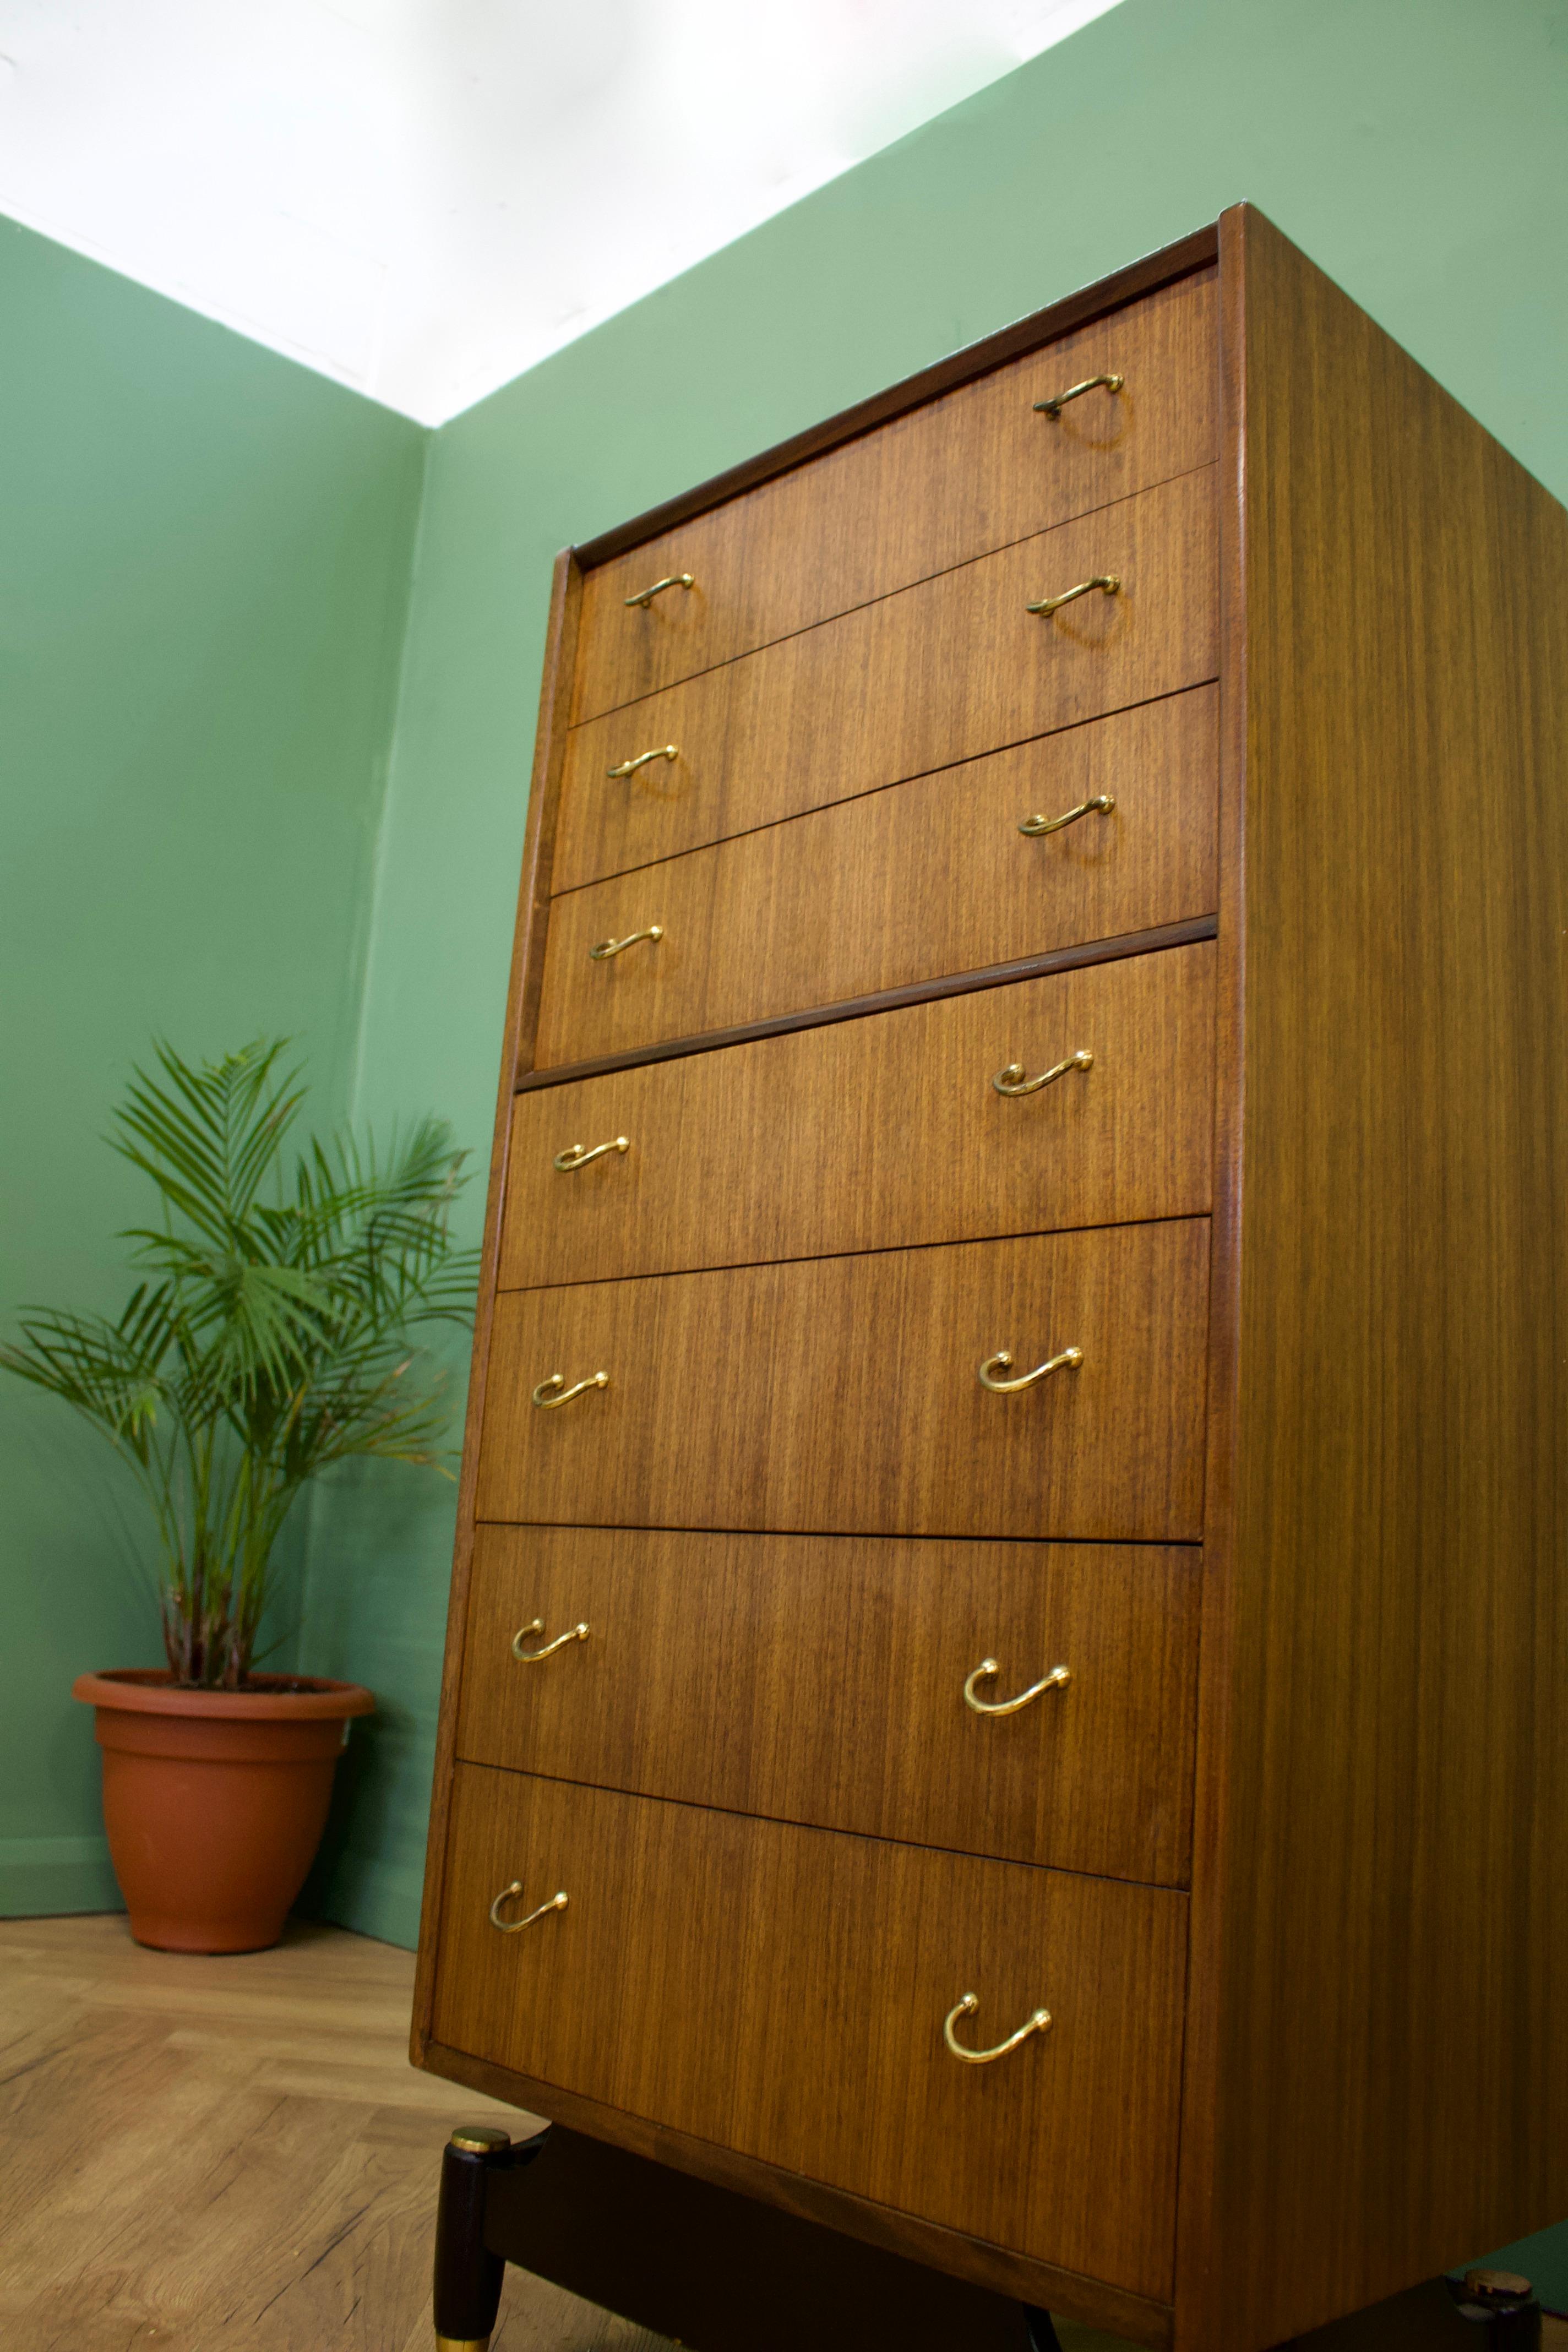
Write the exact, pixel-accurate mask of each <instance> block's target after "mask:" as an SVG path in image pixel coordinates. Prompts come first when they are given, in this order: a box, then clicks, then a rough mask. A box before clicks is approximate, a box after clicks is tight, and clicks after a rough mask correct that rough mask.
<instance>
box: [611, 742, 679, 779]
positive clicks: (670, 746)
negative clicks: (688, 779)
mask: <svg viewBox="0 0 1568 2352" xmlns="http://www.w3.org/2000/svg"><path fill="white" fill-rule="evenodd" d="M679 757H680V746H679V743H661V744H660V745H659V747H658V751H639V752H638V753H637V758H636V759H635V760H623V761H621V764H620V766H619V767H618V768H606V769H605V775H606V776H635V775H636V774H637V770H638V769H639V768H646V767H647V763H648V761H650V760H679Z"/></svg>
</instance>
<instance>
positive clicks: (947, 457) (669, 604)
mask: <svg viewBox="0 0 1568 2352" xmlns="http://www.w3.org/2000/svg"><path fill="white" fill-rule="evenodd" d="M1215 339H1216V323H1215V294H1214V279H1213V276H1212V274H1206V275H1205V277H1204V278H1201V279H1194V278H1188V279H1187V280H1185V281H1184V283H1182V284H1180V285H1176V286H1171V287H1165V288H1163V289H1161V291H1160V292H1159V293H1157V294H1153V295H1151V296H1150V297H1149V298H1148V299H1146V300H1145V301H1142V302H1139V303H1137V304H1135V305H1131V306H1130V307H1129V308H1128V309H1126V310H1119V311H1117V312H1116V313H1114V314H1113V315H1112V316H1111V317H1110V318H1107V319H1098V320H1095V321H1094V322H1093V324H1092V325H1090V326H1088V327H1084V328H1081V329H1080V330H1079V332H1078V333H1077V334H1073V335H1068V337H1066V338H1065V339H1064V340H1063V341H1061V342H1058V343H1053V344H1051V345H1049V346H1048V347H1047V349H1045V350H1043V351H1039V352H1030V353H1029V355H1028V356H1027V357H1026V358H1025V359H1021V360H1016V361H1014V362H1011V363H1010V364H1009V365H1008V366H1006V367H1003V368H998V369H996V370H995V371H994V373H992V374H990V375H987V376H982V377H981V378H980V379H979V380H978V381H977V382H975V383H969V384H965V385H963V387H962V388H961V389H960V390H958V391H956V392H952V393H948V394H945V395H944V396H943V397H942V398H941V399H939V400H933V401H931V402H928V403H927V404H926V405H925V406H923V407H921V408H917V409H913V410H911V411H910V413H909V414H908V415H904V416H900V417H897V418H895V419H894V420H893V421H892V422H891V423H889V424H888V425H883V426H881V427H880V428H879V430H878V431H876V432H873V433H868V434H866V435H864V436H861V438H860V439H858V440H856V441H851V442H848V443H847V444H846V445H845V446H843V447H842V448H839V449H834V450H831V451H829V452H828V454H827V455H826V457H818V458H816V460H815V461H814V462H813V463H811V464H810V465H806V466H801V467H796V468H795V471H794V472H792V473H788V474H783V475H780V476H779V477H778V478H776V479H775V480H773V481H771V482H767V483H764V484H763V486H762V488H759V489H755V490H752V491H749V492H748V493H747V494H746V495H745V496H744V497H742V498H738V499H731V500H730V502H729V503H728V504H727V505H725V506H721V507H717V508H714V509H711V510H710V512H709V513H707V514H704V515H700V516H698V517H697V518H695V519H694V520H692V521H690V522H688V523H682V524H681V525H680V526H679V529H677V530H671V531H668V532H666V533H665V534H664V536H663V537H661V538H659V539H653V540H648V541H645V542H644V544H643V545H642V546H641V547H638V548H636V549H634V550H633V551H632V552H631V554H629V555H623V556H619V557H617V558H616V560H615V561H614V562H610V563H606V564H604V565H601V566H600V567H598V568H597V569H596V570H595V571H593V572H589V574H588V575H587V578H586V579H585V581H584V595H583V617H582V625H581V632H580V635H579V638H578V653H577V680H576V691H575V695H574V703H573V713H572V715H573V717H574V719H587V718H592V717H593V715H594V714H595V711H601V710H608V709H613V708H614V707H615V706H616V704H617V703H622V702H629V701H631V700H632V699H633V698H635V697H637V696H638V695H643V694H650V693H652V692H654V691H655V690H656V689H657V688H659V687H663V686H670V685H673V684H674V683H675V681H676V680H677V679H678V678H682V677H689V676H690V675H691V674H692V673H693V672H694V671H697V670H700V669H709V668H711V667H712V666H713V665H714V664H715V663H716V662H725V661H731V660H733V658H734V656H736V655H737V654H744V653H750V652H752V650H753V649H754V648H755V647H756V646H762V645H766V644H768V643H769V642H770V641H771V640H772V639H773V638H775V637H782V636H787V635H790V634H791V632H792V631H794V630H796V629H803V628H806V627H808V626H809V625H811V624H812V623H813V622H816V621H822V620H826V619H827V618H828V617H829V616H830V615H831V614H835V613H843V612H847V610H848V609H849V607H850V606H851V605H854V604H865V603H867V602H868V600H869V599H870V598H872V597H874V596H885V595H886V594H887V593H889V590H890V589H895V588H903V587H906V586H908V584H909V583H910V582H911V581H915V580H921V579H924V578H926V577H927V576H928V574H930V573H931V572H942V571H945V570H946V569H947V568H948V567H949V566H950V565H952V564H954V563H963V562H967V561H968V560H969V558H970V557H972V556H975V555H984V554H987V553H989V552H990V551H991V550H992V549H994V548H998V547H1005V546H1006V545H1008V544H1009V542H1010V541H1014V540H1016V539H1024V538H1026V537H1027V536H1028V535H1029V534H1030V533H1031V532H1033V531H1037V530H1045V529H1046V528H1047V526H1048V525H1049V524H1052V523H1057V522H1065V521H1067V520H1068V518H1069V517H1071V516H1073V515H1077V514H1083V513H1086V512H1087V511H1088V509H1089V508H1091V507H1099V506H1105V505H1108V504H1109V503H1110V500H1112V499H1119V498H1124V497H1126V495H1127V494H1128V493H1129V492H1130V491H1131V490H1141V489H1145V488H1148V487H1149V486H1150V485H1151V484H1152V483H1155V482H1163V481H1168V480H1170V479H1171V478H1172V477H1173V475H1176V474H1184V473H1187V472H1189V471H1190V470H1191V469H1192V467H1194V466H1201V465H1204V464H1205V463H1206V462H1207V461H1208V460H1210V459H1211V458H1212V457H1214V456H1215V446H1216V432H1215V388H1216V387H1215V377H1216V373H1217V371H1216V365H1215ZM1101 374H1121V375H1123V376H1125V378H1126V383H1125V384H1124V386H1123V388H1122V390H1121V393H1120V394H1109V393H1106V392H1105V391H1103V390H1097V391H1094V392H1091V393H1089V394H1085V395H1084V397H1083V398H1081V399H1079V400H1077V401H1073V402H1071V403H1069V404H1068V406H1067V407H1066V408H1064V409H1063V410H1062V412H1061V414H1060V415H1059V416H1058V417H1057V418H1055V419H1052V418H1049V417H1047V416H1043V415H1037V414H1036V413H1035V408H1034V403H1035V402H1036V401H1037V400H1048V399H1050V398H1052V397H1053V396H1054V395H1055V394H1057V393H1058V392H1062V391H1065V390H1066V389H1067V387H1068V385H1069V384H1072V383H1081V382H1082V381H1083V379H1084V378H1085V377H1086V376H1094V375H1101ZM682 572H689V573H690V574H691V575H692V577H693V579H694V581H695V583H696V584H695V585H694V586H693V587H692V588H691V589H690V591H689V592H685V591H682V590H681V589H679V588H674V589H670V590H668V591H667V592H666V593H664V594H663V595H660V596H656V597H655V598H654V600H653V602H652V603H651V604H648V605H647V606H642V607H636V606H634V607H628V606H627V604H626V598H627V597H628V596H635V595H637V594H638V593H640V592H641V591H642V590H643V589H644V588H647V587H648V586H649V585H650V584H651V583H653V582H654V581H656V580H662V579H667V578H669V577H672V576H674V577H679V574H680V573H682Z"/></svg>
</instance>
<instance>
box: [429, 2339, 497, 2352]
mask: <svg viewBox="0 0 1568 2352" xmlns="http://www.w3.org/2000/svg"><path fill="white" fill-rule="evenodd" d="M436 2352H490V2339H489V2336H464V2337H463V2338H462V2339H461V2341H459V2340H458V2337H457V2336H437V2338H436Z"/></svg>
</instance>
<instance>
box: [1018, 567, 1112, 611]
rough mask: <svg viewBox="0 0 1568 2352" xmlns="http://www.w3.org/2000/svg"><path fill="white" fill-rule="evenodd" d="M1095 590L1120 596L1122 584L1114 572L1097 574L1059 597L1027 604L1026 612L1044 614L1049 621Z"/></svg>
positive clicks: (1047, 597)
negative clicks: (1052, 615) (1054, 615)
mask: <svg viewBox="0 0 1568 2352" xmlns="http://www.w3.org/2000/svg"><path fill="white" fill-rule="evenodd" d="M1094 588H1103V589H1104V591H1105V593H1106V594H1107V595H1108V596H1119V595H1120V594H1121V579H1120V578H1119V576H1118V575H1117V573H1116V572H1096V573H1095V575H1094V578H1093V579H1092V580H1080V581H1079V583H1078V586H1077V587H1076V588H1064V589H1063V590H1062V593H1061V594H1060V595H1059V596H1042V598H1041V599H1040V602H1039V603H1038V604H1026V605H1025V607H1024V610H1025V612H1026V613H1043V614H1045V616H1046V618H1047V621H1048V620H1049V619H1050V616H1051V614H1053V613H1059V612H1060V611H1061V609H1062V606H1063V605H1064V604H1076V603H1077V602H1078V599H1079V597H1080V596H1087V595H1088V594H1089V592H1090V590H1091V589H1094Z"/></svg>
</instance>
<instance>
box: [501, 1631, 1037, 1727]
mask: <svg viewBox="0 0 1568 2352" xmlns="http://www.w3.org/2000/svg"><path fill="white" fill-rule="evenodd" d="M543 1631H544V1620H543V1618H542V1617H531V1618H530V1619H529V1621H528V1622H527V1624H526V1625H520V1626H519V1627H518V1629H517V1632H516V1633H514V1634H513V1635H512V1637H511V1654H512V1656H513V1657H514V1658H521V1660H522V1663H523V1664H524V1665H525V1666H536V1665H537V1664H539V1661H540V1660H541V1658H548V1657H549V1656H551V1654H552V1653H553V1652H554V1651H556V1650H560V1649H563V1648H564V1647H565V1645H566V1643H568V1642H585V1641H586V1640H587V1638H588V1628H587V1626H586V1625H574V1626H573V1627H572V1629H571V1631H570V1633H557V1635H556V1636H555V1639H554V1640H553V1642H546V1643H545V1644H544V1647H543V1649H542V1650H525V1649H524V1648H523V1646H522V1645H523V1643H525V1642H526V1641H527V1639H528V1637H529V1635H530V1634H531V1633H543ZM1019 1704H1020V1705H1021V1704H1022V1701H1020V1702H1019Z"/></svg>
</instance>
